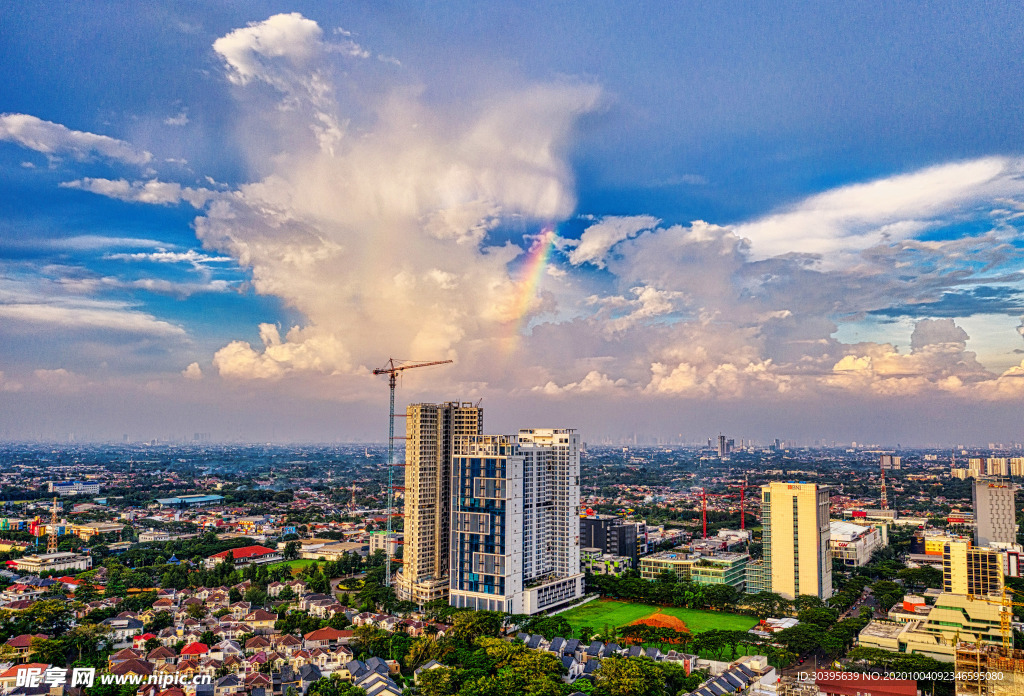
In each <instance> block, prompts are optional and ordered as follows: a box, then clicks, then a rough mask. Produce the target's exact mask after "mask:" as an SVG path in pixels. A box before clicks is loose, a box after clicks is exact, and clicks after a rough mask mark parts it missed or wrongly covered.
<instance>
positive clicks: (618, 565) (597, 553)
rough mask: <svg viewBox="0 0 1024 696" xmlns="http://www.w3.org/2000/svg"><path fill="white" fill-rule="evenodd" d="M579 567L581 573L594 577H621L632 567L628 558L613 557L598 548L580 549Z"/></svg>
mask: <svg viewBox="0 0 1024 696" xmlns="http://www.w3.org/2000/svg"><path fill="white" fill-rule="evenodd" d="M580 565H581V566H582V567H583V572H585V573H593V574H594V575H622V574H623V573H624V572H626V571H627V570H629V569H630V568H632V567H633V559H632V557H630V556H613V555H612V554H610V553H604V552H603V551H602V550H601V549H598V548H585V549H580Z"/></svg>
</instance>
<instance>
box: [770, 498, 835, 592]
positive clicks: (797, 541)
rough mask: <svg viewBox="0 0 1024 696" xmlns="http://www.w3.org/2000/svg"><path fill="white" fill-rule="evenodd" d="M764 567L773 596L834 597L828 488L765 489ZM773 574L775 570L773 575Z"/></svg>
mask: <svg viewBox="0 0 1024 696" xmlns="http://www.w3.org/2000/svg"><path fill="white" fill-rule="evenodd" d="M761 523H762V527H763V532H762V535H763V541H764V565H765V566H767V568H766V571H768V572H767V573H766V575H768V576H769V577H770V578H771V587H770V588H766V589H770V590H771V591H772V592H776V593H778V594H780V595H782V596H783V597H786V598H788V599H794V598H795V597H796V596H797V595H802V594H805V595H814V596H816V597H820V598H822V599H828V598H829V597H831V596H832V555H831V553H830V551H829V547H828V542H829V538H830V532H829V508H828V489H827V488H825V487H820V488H819V487H818V485H817V484H814V483H782V482H778V481H775V482H772V483H770V484H768V485H767V486H761ZM768 569H770V570H768Z"/></svg>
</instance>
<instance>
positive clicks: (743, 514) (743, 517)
mask: <svg viewBox="0 0 1024 696" xmlns="http://www.w3.org/2000/svg"><path fill="white" fill-rule="evenodd" d="M750 487H751V486H750V484H748V483H747V476H746V474H744V475H743V483H735V484H731V485H730V486H728V488H739V489H740V529H741V530H743V529H746V528H747V509H746V506H745V505H744V503H745V499H746V492H747V489H748V488H750Z"/></svg>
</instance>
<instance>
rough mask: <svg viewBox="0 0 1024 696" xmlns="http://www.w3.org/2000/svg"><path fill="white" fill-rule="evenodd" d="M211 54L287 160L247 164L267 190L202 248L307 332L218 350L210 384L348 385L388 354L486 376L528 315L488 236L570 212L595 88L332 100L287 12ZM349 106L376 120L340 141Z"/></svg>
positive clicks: (238, 199) (303, 27)
mask: <svg viewBox="0 0 1024 696" xmlns="http://www.w3.org/2000/svg"><path fill="white" fill-rule="evenodd" d="M215 50H216V51H217V52H218V53H219V54H220V55H221V56H222V57H223V59H224V61H225V64H226V67H227V68H228V74H229V77H230V78H231V80H232V81H233V82H235V83H236V84H239V85H242V86H243V88H242V90H241V92H240V93H239V99H240V101H241V103H242V104H243V105H248V104H250V103H262V102H261V101H260V100H259V96H258V95H256V96H253V97H252V100H253V101H250V95H249V94H248V93H247V92H246V89H247V88H246V87H245V86H246V85H250V83H252V82H255V81H262V82H265V83H267V84H269V85H271V86H272V87H273V88H274V89H275V90H276V91H277V92H278V98H279V103H278V107H279V111H278V112H277V114H276V115H275V118H274V120H273V122H272V123H267V124H266V127H267V128H269V129H271V130H273V131H274V133H273V135H272V136H271V138H272V139H276V138H281V139H283V140H288V142H289V146H288V148H287V149H284V150H281V151H277V152H273V153H271V155H270V158H269V159H261V158H262V157H263V156H264V155H265V153H264V152H263V151H262V149H255V150H251V151H250V156H251V157H253V158H255V159H256V160H257V161H255V162H254V169H257V170H261V171H267V172H268V173H267V175H266V176H264V177H263V178H261V179H260V180H258V181H254V182H253V183H251V184H248V185H245V186H242V187H241V188H240V189H239V190H238V191H236V192H235V193H234V195H231V196H225V197H223V198H221V199H219V200H217V201H216V202H215V203H213V205H211V206H210V209H209V212H208V214H207V215H206V216H205V217H203V218H201V219H199V220H198V221H197V225H196V227H197V231H198V234H199V236H200V238H201V239H202V240H203V241H204V243H206V244H207V245H209V246H211V247H214V248H216V249H218V250H220V251H223V252H227V253H230V254H231V255H233V256H234V257H236V258H237V259H239V260H240V261H241V262H242V263H243V264H245V265H246V266H249V267H250V268H251V269H252V275H253V281H254V284H255V287H256V289H257V290H258V291H259V292H263V293H268V294H274V295H278V296H280V297H283V298H284V299H285V300H287V301H288V302H289V303H290V304H291V305H293V306H294V307H295V308H297V309H298V310H300V311H301V312H302V313H303V314H304V315H305V316H306V317H307V319H308V323H307V325H306V326H305V327H303V328H296V329H292V330H290V331H288V332H286V334H285V335H284V336H280V335H278V333H277V331H276V330H275V331H273V332H270V331H263V332H262V335H263V343H264V345H263V346H259V347H252V346H251V345H249V344H246V343H242V342H235V343H232V344H231V345H230V346H227V347H225V348H224V349H223V350H222V351H220V352H219V353H218V354H217V356H216V360H215V364H216V365H217V367H218V368H219V370H220V372H221V374H222V375H224V376H230V377H238V378H245V377H251V378H274V377H279V376H281V375H283V374H286V373H288V372H289V371H292V370H311V369H312V370H321V371H325V372H350V371H353V370H358V369H360V368H364V369H365V367H366V366H373V365H375V364H376V363H378V362H381V361H382V359H384V358H386V357H387V356H389V355H397V356H406V357H427V358H454V357H459V358H461V359H463V360H473V359H478V360H480V361H485V360H487V359H488V357H487V356H488V353H490V352H493V351H495V350H497V349H498V343H497V338H496V337H499V336H501V335H503V334H505V333H508V332H509V331H514V330H515V328H514V325H515V323H516V322H518V321H520V320H521V319H522V317H521V316H519V315H518V314H517V312H521V313H525V314H529V313H531V312H532V311H534V309H535V305H538V303H535V302H529V303H526V304H525V305H520V304H517V302H518V300H519V296H520V294H521V292H522V291H523V290H522V287H521V284H520V283H519V282H518V281H517V278H516V277H515V276H514V274H513V273H512V272H510V270H509V263H510V262H512V261H513V260H514V259H516V257H517V256H519V255H520V254H521V253H522V251H523V250H522V249H521V248H520V247H518V246H515V245H506V244H504V243H501V244H499V243H494V242H491V241H489V233H490V232H492V231H493V230H494V229H495V228H496V227H497V226H499V225H501V224H502V223H508V222H515V221H518V220H526V221H528V223H529V224H532V225H534V226H535V227H539V226H540V225H542V224H543V223H544V222H546V221H557V220H560V219H563V218H565V217H566V216H568V215H569V214H571V213H572V210H573V207H574V204H575V201H574V197H573V181H572V176H571V172H570V169H569V167H568V165H567V163H566V161H565V157H564V154H565V149H566V147H567V145H568V140H569V135H570V132H571V129H572V127H573V124H574V122H575V121H576V119H577V117H578V116H579V115H580V114H582V113H585V112H586V111H588V110H590V109H592V108H594V106H595V104H596V101H597V99H598V97H599V90H598V89H597V88H596V87H594V86H592V85H587V84H580V83H572V82H566V83H558V84H544V85H532V86H527V87H525V88H523V89H521V90H518V91H514V92H504V93H496V94H491V95H486V98H485V99H482V100H480V101H479V102H478V103H476V104H473V105H467V106H466V109H465V110H464V111H461V112H460V113H457V114H443V113H438V112H437V111H436V110H431V109H429V108H428V107H427V106H426V105H425V104H424V103H423V101H422V100H421V99H420V98H418V97H417V96H416V95H415V93H414V91H413V90H410V89H409V88H407V87H402V86H396V87H395V88H394V89H392V90H390V91H385V92H383V93H381V92H380V91H379V89H378V88H377V86H376V85H374V86H373V87H374V89H372V90H371V89H369V86H366V88H365V89H364V88H363V87H360V86H358V85H355V86H354V85H353V83H352V81H351V80H350V81H349V84H348V86H347V87H346V89H347V90H349V91H348V93H346V94H345V95H340V94H337V90H338V88H337V86H336V85H335V84H334V83H333V82H332V77H333V76H334V75H335V73H334V72H332V67H331V65H332V63H331V61H330V60H328V58H337V57H338V53H339V52H338V51H334V50H332V45H330V44H327V43H325V42H324V39H323V36H322V32H321V31H320V30H319V28H318V27H317V26H316V25H315V24H314V23H312V22H310V21H309V20H307V19H304V18H302V17H301V16H299V15H296V14H291V15H277V16H275V17H272V18H270V19H269V20H267V21H266V22H262V23H259V24H254V25H251V26H249V27H247V28H245V29H240V30H237V31H235V32H232V33H231V34H229V35H227V36H225V37H224V38H222V39H219V40H218V41H217V42H216V43H215ZM341 53H343V54H344V53H346V52H345V51H341ZM348 53H349V54H350V53H351V52H348ZM342 58H343V59H347V60H355V61H358V60H360V58H359V57H355V58H353V57H351V55H347V56H342ZM356 97H358V100H359V101H360V102H362V103H363V104H364V105H366V104H369V111H370V112H372V116H370V117H367V116H366V115H365V114H364V115H363V116H362V119H363V120H362V122H361V124H360V125H359V126H358V127H356V126H354V125H352V126H350V127H349V128H347V129H341V126H339V125H338V124H341V123H344V122H346V120H347V119H345V118H342V117H341V115H339V114H340V112H341V109H342V107H341V105H342V103H343V102H345V101H346V100H351V99H355V98H356ZM331 124H333V125H331ZM335 126H337V127H338V129H337V130H335V129H334V128H335ZM325 128H327V130H332V133H331V134H330V137H327V135H326V134H325ZM303 133H304V134H305V136H304V137H303V136H301V134H303ZM295 134H300V135H299V136H298V137H293V136H295Z"/></svg>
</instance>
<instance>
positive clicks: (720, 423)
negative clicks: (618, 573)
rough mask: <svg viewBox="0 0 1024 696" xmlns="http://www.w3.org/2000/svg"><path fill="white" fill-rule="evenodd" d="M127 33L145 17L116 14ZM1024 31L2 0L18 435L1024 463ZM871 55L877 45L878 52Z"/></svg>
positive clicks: (0, 266) (961, 9)
mask: <svg viewBox="0 0 1024 696" xmlns="http://www.w3.org/2000/svg"><path fill="white" fill-rule="evenodd" d="M126 28H127V29H126ZM1022 28H1024V8H1021V7H1020V6H1018V5H1015V4H1011V3H1002V4H996V5H992V4H986V5H984V6H983V5H980V4H977V5H975V4H963V5H959V6H958V7H957V8H955V9H948V10H943V11H937V10H935V11H928V10H926V9H923V8H916V7H913V6H911V5H909V4H906V5H893V6H888V5H885V6H883V5H878V6H871V7H866V6H865V7H857V8H853V7H848V6H844V5H841V4H826V5H818V4H812V3H798V4H795V5H792V6H790V7H787V8H784V9H783V8H778V7H774V6H772V5H771V4H767V3H765V4H757V3H755V4H753V5H750V6H748V7H747V8H745V9H744V10H743V11H742V12H740V11H736V10H735V8H732V9H727V8H720V7H713V6H701V5H691V6H685V7H684V6H671V7H660V8H648V9H633V10H631V11H630V13H625V12H624V11H623V10H622V9H621V8H620V7H619V6H618V5H616V4H615V3H597V4H595V5H593V6H592V7H588V8H587V9H586V10H585V11H584V10H582V9H577V8H571V7H549V6H548V5H542V4H540V3H536V4H527V5H524V6H522V7H521V8H520V10H518V11H517V12H510V11H509V9H508V8H506V7H504V6H501V5H497V4H484V5H479V4H469V3H455V4H451V5H446V6H445V7H444V8H438V7H432V6H429V5H426V4H420V5H412V6H408V7H405V8H403V9H402V10H400V11H399V10H394V9H391V10H387V9H382V8H380V7H377V6H371V5H365V6H364V5H351V6H344V7H340V6H336V5H334V4H328V3H310V2H299V3H292V4H289V5H284V4H281V3H277V2H269V3H262V2H261V3H249V4H246V5H244V6H240V7H231V8H212V7H207V6H204V5H201V4H200V5H180V4H175V3H160V2H158V3H153V4H151V5H147V6H146V9H145V10H139V9H138V8H137V7H136V6H134V5H132V4H128V3H123V4H116V3H110V4H104V6H103V7H99V8H96V7H88V8H86V7H65V8H62V11H61V12H60V13H52V12H51V13H48V12H46V11H45V10H44V9H41V8H34V7H18V8H14V9H12V10H11V12H10V13H9V15H8V19H7V20H5V41H4V50H3V52H2V53H0V65H3V66H4V67H5V68H6V70H5V73H6V76H5V79H4V80H3V81H2V83H0V191H3V195H2V196H0V346H2V348H0V411H2V412H3V413H4V419H3V421H4V422H3V423H2V424H0V439H28V438H34V437H43V438H52V439H63V438H66V436H67V434H68V433H78V434H80V437H82V438H83V439H90V440H92V439H95V440H113V441H117V440H120V439H121V438H122V434H125V433H127V434H129V435H130V436H131V437H132V438H133V439H149V438H152V437H161V436H164V435H165V434H168V433H193V432H202V433H209V438H210V439H211V440H214V441H217V440H246V441H320V442H330V441H337V440H353V439H355V440H360V441H374V440H380V439H383V436H384V434H385V432H386V428H385V417H386V392H385V390H386V384H384V383H383V381H382V380H381V379H380V378H376V377H374V376H373V375H372V374H371V370H372V369H373V368H375V367H379V366H380V365H382V364H384V363H385V362H386V361H387V360H388V358H390V357H394V356H401V357H404V358H410V359H418V360H448V359H450V360H454V364H452V365H447V366H439V367H434V368H431V369H428V370H420V371H417V372H416V373H415V374H411V375H408V376H406V377H405V378H404V381H403V384H402V385H401V386H400V390H399V398H400V399H401V400H402V402H403V403H416V402H441V401H443V400H444V399H446V398H448V396H449V395H452V394H458V395H459V396H460V397H461V398H464V399H466V400H470V401H472V402H474V403H475V402H478V401H479V400H481V399H482V400H483V403H484V406H485V408H487V409H488V413H489V419H490V420H491V422H492V423H498V424H500V425H501V426H502V427H499V428H498V429H496V432H502V431H504V430H506V429H509V427H510V426H512V425H513V424H514V425H515V427H516V428H519V427H531V426H535V425H541V424H544V423H560V424H565V425H566V426H568V427H573V428H576V429H577V431H578V432H580V433H582V434H583V436H582V440H584V441H591V442H600V441H603V440H605V439H607V440H615V441H621V440H623V439H626V438H628V437H629V435H630V433H633V434H634V436H635V434H636V433H639V434H640V438H641V439H647V440H648V441H650V440H658V439H661V440H663V441H678V440H684V441H700V440H702V439H703V438H705V437H715V436H716V435H717V434H718V433H721V432H727V433H730V437H735V438H736V439H737V441H739V440H740V438H741V437H742V438H746V439H756V440H760V441H762V442H765V443H768V442H771V440H772V439H773V438H775V437H783V438H785V439H789V440H804V441H807V440H817V439H821V440H825V441H838V442H851V441H867V442H877V443H882V444H887V445H892V444H895V443H902V444H904V445H906V446H916V445H942V446H945V445H949V444H954V443H963V444H974V443H979V444H980V443H986V442H993V441H995V442H1006V441H1015V440H1016V439H1017V437H1018V435H1017V434H1018V433H1019V416H1018V410H1019V404H1020V401H1021V398H1022V397H1024V360H1022V358H1024V340H1022V339H1024V294H1022V291H1024V274H1022V254H1024V238H1022V235H1021V230H1020V224H1021V223H1020V221H1021V220H1022V219H1024V176H1022V174H1024V148H1022V146H1021V142H1020V136H1019V131H1020V129H1019V123H1020V119H1021V117H1022V116H1024V95H1022V94H1021V93H1020V91H1019V90H1017V89H1015V84H1016V78H1017V66H1016V64H1015V61H1014V60H1013V57H1012V56H1011V55H1010V54H1009V52H1007V51H1006V50H1005V49H1004V48H1002V46H1006V45H1014V42H1015V41H1017V40H1018V39H1019V34H1020V32H1021V30H1022ZM866 37H870V40H867V39H866Z"/></svg>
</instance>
